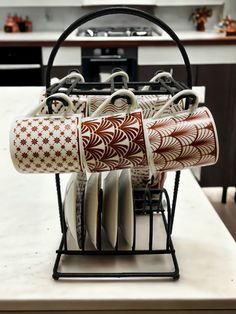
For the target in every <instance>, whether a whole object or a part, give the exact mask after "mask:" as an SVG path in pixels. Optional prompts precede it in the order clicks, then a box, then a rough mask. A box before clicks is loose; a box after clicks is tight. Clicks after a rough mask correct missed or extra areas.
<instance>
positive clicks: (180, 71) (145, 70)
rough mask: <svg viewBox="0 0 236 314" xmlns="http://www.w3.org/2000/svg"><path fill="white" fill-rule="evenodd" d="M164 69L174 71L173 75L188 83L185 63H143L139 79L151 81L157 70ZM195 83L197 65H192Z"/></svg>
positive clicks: (194, 82)
mask: <svg viewBox="0 0 236 314" xmlns="http://www.w3.org/2000/svg"><path fill="white" fill-rule="evenodd" d="M159 70H163V71H167V72H172V74H173V77H174V78H175V79H176V80H178V81H181V82H184V83H185V84H186V69H185V66H184V65H177V64H170V65H162V64H161V65H155V66H153V65H142V66H138V80H139V81H149V80H150V79H151V78H152V77H153V76H154V75H155V73H156V72H157V71H159ZM191 70H192V79H193V85H196V66H195V65H192V66H191Z"/></svg>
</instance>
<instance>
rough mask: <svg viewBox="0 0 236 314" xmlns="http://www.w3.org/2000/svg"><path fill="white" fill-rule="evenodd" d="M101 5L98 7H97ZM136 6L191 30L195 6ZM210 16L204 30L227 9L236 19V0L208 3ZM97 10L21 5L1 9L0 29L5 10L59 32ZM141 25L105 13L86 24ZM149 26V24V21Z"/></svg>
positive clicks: (176, 27) (37, 26)
mask: <svg viewBox="0 0 236 314" xmlns="http://www.w3.org/2000/svg"><path fill="white" fill-rule="evenodd" d="M99 8H101V7H99ZM139 8H141V9H143V10H145V11H147V12H149V13H151V14H154V15H156V16H158V17H159V18H160V19H162V20H163V21H165V22H166V23H167V24H168V25H169V26H170V27H172V28H173V29H174V30H193V29H194V27H195V26H194V23H193V21H192V20H190V15H191V13H192V12H193V11H194V10H195V9H196V7H194V6H179V7H177V6H175V7H170V6H168V7H163V6H161V7H155V6H139ZM212 9H213V16H212V17H211V18H209V19H208V22H207V24H206V29H207V30H213V29H214V26H215V25H216V24H217V23H218V21H219V20H220V19H221V18H222V16H223V15H225V14H227V13H228V12H230V14H231V16H232V17H233V18H235V19H236V1H233V0H231V1H229V0H228V1H226V4H225V6H212ZM94 10H97V7H47V8H45V7H42V8H33V7H31V8H30V7H24V8H17V7H15V8H14V7H13V8H12V7H11V8H5V7H3V8H1V10H0V20H1V21H2V24H1V25H0V30H3V25H4V21H5V19H6V16H7V14H8V13H11V14H14V13H17V14H18V15H21V16H26V15H28V16H29V17H30V18H31V20H33V28H34V31H59V32H61V31H63V30H64V29H65V28H66V27H67V26H68V25H69V24H70V23H72V22H73V21H74V20H76V19H77V18H79V17H80V16H82V15H84V14H86V13H88V12H91V11H94ZM137 24H141V25H145V24H147V23H146V21H142V20H141V19H140V18H136V17H132V16H125V15H122V16H116V18H114V16H107V17H103V18H100V19H97V20H93V22H91V23H90V24H89V23H88V24H87V25H92V26H94V25H96V26H97V25H105V26H111V25H119V26H121V25H131V26H135V25H137ZM149 25H150V24H149Z"/></svg>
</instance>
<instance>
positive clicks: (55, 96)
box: [26, 93, 73, 117]
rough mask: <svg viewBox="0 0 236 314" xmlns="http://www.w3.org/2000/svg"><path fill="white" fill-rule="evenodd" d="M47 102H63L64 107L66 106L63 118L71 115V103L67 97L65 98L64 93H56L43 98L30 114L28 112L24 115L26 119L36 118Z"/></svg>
mask: <svg viewBox="0 0 236 314" xmlns="http://www.w3.org/2000/svg"><path fill="white" fill-rule="evenodd" d="M48 100H60V101H62V102H63V104H64V105H65V104H66V107H67V110H66V112H65V114H64V115H65V116H66V115H71V114H72V108H73V103H72V101H71V99H70V97H69V96H67V95H66V94H64V93H56V94H53V95H51V96H49V97H47V98H45V99H44V100H43V101H42V102H41V103H40V104H39V105H38V106H37V107H36V108H34V109H33V110H31V111H30V112H28V113H27V114H26V117H34V116H37V115H38V114H39V113H40V111H41V109H42V108H43V107H44V106H45V105H47V101H48Z"/></svg>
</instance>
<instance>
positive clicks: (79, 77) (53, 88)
mask: <svg viewBox="0 0 236 314" xmlns="http://www.w3.org/2000/svg"><path fill="white" fill-rule="evenodd" d="M68 79H70V80H72V79H74V80H77V82H82V83H84V82H85V80H84V77H83V75H82V74H80V73H78V72H75V71H72V72H71V73H69V74H67V75H66V76H64V77H63V78H61V79H60V80H58V81H57V82H56V83H55V84H53V85H52V86H51V87H50V88H49V90H50V92H51V93H52V94H53V93H56V92H57V91H58V89H59V88H60V87H61V86H63V85H64V83H65V82H66V81H67V80H68ZM72 83H73V82H71V84H72Z"/></svg>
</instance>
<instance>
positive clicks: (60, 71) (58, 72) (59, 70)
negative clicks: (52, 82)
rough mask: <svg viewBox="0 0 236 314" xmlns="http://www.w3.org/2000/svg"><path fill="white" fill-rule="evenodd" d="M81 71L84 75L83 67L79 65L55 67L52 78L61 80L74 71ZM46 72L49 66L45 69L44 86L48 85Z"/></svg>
mask: <svg viewBox="0 0 236 314" xmlns="http://www.w3.org/2000/svg"><path fill="white" fill-rule="evenodd" d="M74 69H75V70H79V71H80V72H81V73H82V70H81V67H80V66H78V65H71V66H68V65H67V66H53V68H52V71H51V78H54V77H56V78H58V79H61V78H63V77H64V76H66V75H67V74H69V73H70V72H71V71H72V70H74ZM46 70H47V66H44V67H43V83H42V85H46Z"/></svg>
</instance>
